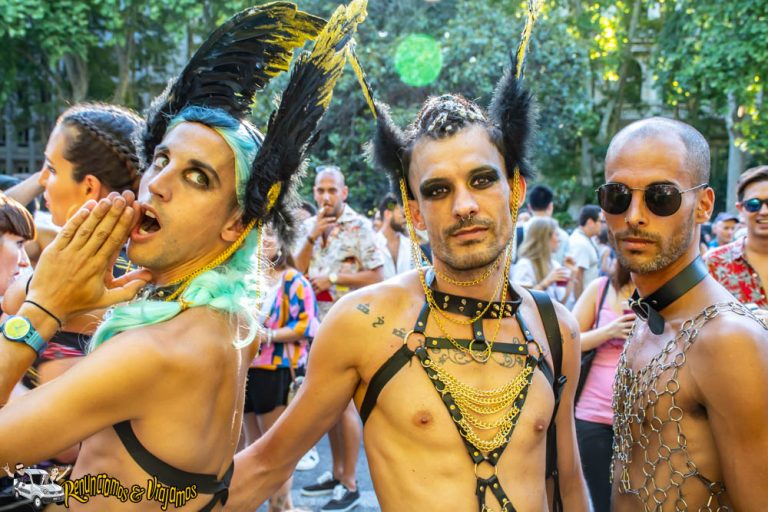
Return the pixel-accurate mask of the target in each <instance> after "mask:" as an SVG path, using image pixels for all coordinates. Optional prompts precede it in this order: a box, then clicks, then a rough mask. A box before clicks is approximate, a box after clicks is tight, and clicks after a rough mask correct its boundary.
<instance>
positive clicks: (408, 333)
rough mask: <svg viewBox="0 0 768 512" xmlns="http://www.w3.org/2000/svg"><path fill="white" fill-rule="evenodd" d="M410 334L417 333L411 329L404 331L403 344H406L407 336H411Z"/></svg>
mask: <svg viewBox="0 0 768 512" xmlns="http://www.w3.org/2000/svg"><path fill="white" fill-rule="evenodd" d="M411 334H417V333H416V331H415V330H413V329H411V330H410V331H408V332H407V333H405V336H404V337H403V345H407V344H408V338H409V337H410V336H411ZM418 334H423V333H418ZM422 345H423V343H422Z"/></svg>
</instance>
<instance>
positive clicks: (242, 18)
mask: <svg viewBox="0 0 768 512" xmlns="http://www.w3.org/2000/svg"><path fill="white" fill-rule="evenodd" d="M324 25H325V21H324V20H323V19H322V18H318V17H316V16H313V15H311V14H307V13H305V12H302V11H299V10H298V9H297V8H296V6H295V5H294V4H291V3H288V2H275V3H271V4H266V5H262V6H258V7H251V8H249V9H246V10H244V11H241V12H240V13H238V14H236V15H235V16H233V17H232V18H230V19H229V20H228V21H226V22H225V23H224V24H222V25H221V26H220V27H219V28H217V29H216V30H215V31H214V32H213V33H212V34H211V35H210V36H209V37H208V39H207V40H206V41H205V43H203V45H202V46H201V47H200V48H199V49H198V50H197V51H196V52H195V54H194V55H193V56H192V58H191V59H190V61H189V63H188V64H187V65H186V67H185V68H184V70H183V71H182V72H181V74H180V75H179V76H178V77H177V78H176V79H175V80H172V81H171V82H170V83H169V85H168V87H167V88H166V90H165V92H163V94H161V95H160V96H159V97H158V98H156V99H155V101H154V102H153V103H152V106H151V107H150V108H149V111H148V112H147V116H146V117H147V124H146V128H145V130H144V131H143V132H142V133H141V134H140V144H139V147H140V148H141V149H140V158H141V161H142V163H143V165H144V167H145V168H146V167H147V166H148V165H149V164H150V163H151V160H152V154H153V153H154V150H155V147H156V146H157V145H158V144H159V143H160V141H161V140H162V138H163V136H164V135H165V132H166V130H167V128H168V123H169V122H170V121H171V119H173V117H174V116H176V115H177V114H178V113H179V112H181V111H182V110H183V109H184V107H187V106H190V105H200V106H205V107H211V108H219V109H222V110H224V111H226V112H227V113H228V114H230V115H231V116H232V117H234V118H236V119H244V118H246V117H247V116H248V115H249V114H250V112H251V103H252V102H253V97H254V95H255V93H256V92H257V91H259V90H261V89H263V88H264V86H265V85H266V84H267V83H268V82H269V80H270V79H271V78H272V77H274V76H276V75H277V74H279V73H281V72H283V71H286V70H287V69H288V67H289V65H290V62H291V58H292V57H293V50H294V49H295V48H297V47H301V46H303V45H304V43H305V42H306V41H307V40H309V39H314V38H315V37H317V34H318V33H319V32H320V30H321V29H322V28H323V26H324Z"/></svg>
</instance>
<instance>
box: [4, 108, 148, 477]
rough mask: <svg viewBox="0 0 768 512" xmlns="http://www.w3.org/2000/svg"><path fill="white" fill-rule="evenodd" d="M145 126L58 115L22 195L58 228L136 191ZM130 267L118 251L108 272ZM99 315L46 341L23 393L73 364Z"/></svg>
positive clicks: (127, 119)
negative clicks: (40, 197) (36, 200)
mask: <svg viewBox="0 0 768 512" xmlns="http://www.w3.org/2000/svg"><path fill="white" fill-rule="evenodd" d="M143 124H144V121H143V119H142V118H141V117H139V116H138V115H137V114H136V113H134V112H133V111H131V110H128V109H126V108H123V107H119V106H116V105H107V104H102V103H83V104H79V105H75V106H73V107H70V108H69V109H67V110H66V111H64V113H62V114H61V116H59V118H58V120H57V121H56V125H55V127H54V129H53V131H52V132H51V135H50V137H49V138H48V143H47V145H46V148H45V163H44V164H43V168H42V170H41V171H40V172H39V173H37V174H35V175H33V176H32V177H31V178H30V180H28V181H31V180H36V181H37V184H38V187H39V188H37V187H34V186H33V185H32V184H31V183H27V184H26V190H28V191H30V192H32V190H34V189H35V188H37V190H35V192H34V193H36V194H39V192H40V191H42V192H43V194H44V197H45V204H46V207H47V208H48V209H49V210H50V212H51V217H52V221H53V224H54V225H56V226H59V227H60V226H63V225H64V224H65V223H66V221H67V220H68V219H69V218H70V217H71V216H72V215H73V214H74V213H75V212H76V211H77V210H78V209H79V208H80V207H82V206H83V204H85V203H86V202H87V201H89V200H96V201H98V200H100V199H103V198H105V197H107V195H108V194H109V193H110V192H123V191H125V190H131V191H133V192H136V190H137V188H138V182H139V179H140V175H139V160H138V157H137V156H136V145H135V143H134V140H133V136H134V134H135V133H136V132H137V131H138V130H139V129H140V128H141V127H142V126H143ZM39 231H40V233H41V235H42V236H39V237H38V238H37V239H36V245H37V247H34V245H33V247H32V250H33V252H34V253H35V254H39V251H41V250H42V249H44V248H45V246H47V245H48V243H50V241H51V240H52V239H53V236H55V233H56V231H57V230H47V229H45V228H43V229H40V230H39ZM129 268H130V264H129V263H128V259H127V257H126V256H125V253H124V252H121V254H120V256H118V259H117V261H116V262H115V265H114V267H113V276H114V277H120V276H121V275H123V274H124V273H125V271H126V270H127V269H129ZM27 283H28V281H27V280H26V279H25V280H22V281H20V282H18V283H16V285H15V286H13V287H11V288H10V289H9V291H8V293H7V294H6V297H5V298H4V301H3V310H4V311H5V312H6V313H16V312H17V311H18V309H19V307H20V306H21V304H22V302H23V301H24V299H25V298H26V294H27V293H26V289H25V285H26V284H27ZM102 314H103V311H91V312H88V313H87V314H84V315H79V316H76V317H74V318H72V320H70V321H68V322H67V323H66V324H64V325H63V326H62V328H61V329H60V330H59V331H58V332H57V333H56V334H55V335H54V337H53V338H52V339H51V340H50V341H49V344H48V348H47V349H46V350H45V351H44V352H43V353H42V354H40V355H39V356H38V358H37V359H36V360H35V362H34V364H33V365H32V366H31V367H30V368H29V370H28V371H27V373H26V375H25V376H24V379H23V380H22V383H23V385H24V386H25V387H26V388H28V389H33V388H36V387H37V386H40V385H42V384H45V383H46V382H49V381H51V380H53V379H55V378H56V377H58V376H59V375H61V374H63V373H64V372H65V371H67V370H68V369H70V368H71V367H72V366H74V365H75V364H77V362H78V361H79V360H80V358H81V357H82V356H83V355H84V353H85V347H86V346H87V344H88V341H89V339H90V336H91V334H93V332H94V330H95V328H96V325H97V322H98V320H99V319H100V318H101V317H102ZM77 453H78V447H77V446H73V447H71V448H69V449H67V450H65V451H64V452H61V453H59V454H58V455H57V456H56V457H55V459H56V460H57V461H58V462H62V463H66V464H69V463H72V462H74V461H75V459H76V458H77Z"/></svg>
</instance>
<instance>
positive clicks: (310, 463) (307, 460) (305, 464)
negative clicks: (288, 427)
mask: <svg viewBox="0 0 768 512" xmlns="http://www.w3.org/2000/svg"><path fill="white" fill-rule="evenodd" d="M319 462H320V454H319V453H318V452H317V448H315V447H314V446H313V447H312V448H310V449H309V451H308V452H307V453H305V454H304V456H303V457H302V458H301V460H300V461H299V463H298V464H296V471H310V470H313V469H315V466H317V464H318V463H319Z"/></svg>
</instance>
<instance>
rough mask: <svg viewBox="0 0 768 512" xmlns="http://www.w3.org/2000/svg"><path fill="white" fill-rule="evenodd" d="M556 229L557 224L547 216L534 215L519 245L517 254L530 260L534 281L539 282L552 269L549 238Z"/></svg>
mask: <svg viewBox="0 0 768 512" xmlns="http://www.w3.org/2000/svg"><path fill="white" fill-rule="evenodd" d="M556 229H557V224H556V223H555V221H554V220H552V219H550V218H549V217H534V218H533V220H531V223H530V224H529V225H528V231H527V232H526V234H525V238H524V239H523V243H522V245H521V246H520V253H519V256H520V258H528V259H529V260H531V264H532V265H533V271H534V272H535V274H536V282H540V281H541V280H542V279H544V278H545V277H547V275H548V274H549V273H550V272H551V271H552V248H551V247H550V240H552V234H553V233H554V232H555V230H556Z"/></svg>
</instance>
